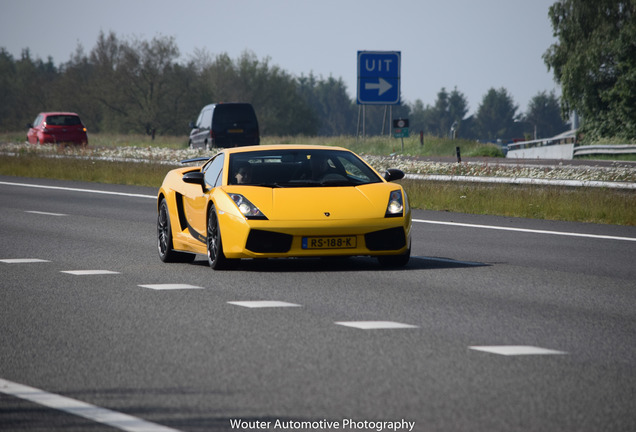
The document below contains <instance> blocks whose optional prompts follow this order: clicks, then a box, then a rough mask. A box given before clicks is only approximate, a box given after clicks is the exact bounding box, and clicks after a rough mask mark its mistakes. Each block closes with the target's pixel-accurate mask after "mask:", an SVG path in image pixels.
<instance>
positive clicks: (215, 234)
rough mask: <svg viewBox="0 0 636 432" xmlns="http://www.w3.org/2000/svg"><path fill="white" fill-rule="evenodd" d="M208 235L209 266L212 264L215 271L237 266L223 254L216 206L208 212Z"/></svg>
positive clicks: (211, 207)
mask: <svg viewBox="0 0 636 432" xmlns="http://www.w3.org/2000/svg"><path fill="white" fill-rule="evenodd" d="M207 234H208V235H207V245H208V264H210V267H212V268H213V269H214V270H223V269H227V268H230V267H232V266H233V265H235V264H236V260H230V259H227V258H226V257H225V254H224V253H223V244H222V243H221V229H220V227H219V218H218V216H217V215H216V209H215V208H214V205H212V206H210V209H209V210H208V229H207Z"/></svg>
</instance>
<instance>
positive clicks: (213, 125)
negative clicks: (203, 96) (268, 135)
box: [189, 103, 260, 150]
mask: <svg viewBox="0 0 636 432" xmlns="http://www.w3.org/2000/svg"><path fill="white" fill-rule="evenodd" d="M190 127H191V128H192V131H190V141H189V146H190V148H201V147H205V148H206V149H207V150H210V149H211V148H213V147H223V148H227V147H240V146H248V145H258V144H260V135H259V132H258V121H257V120H256V113H255V112H254V108H253V107H252V105H251V104H248V103H220V104H211V105H206V106H205V107H203V109H202V110H201V114H199V118H198V119H197V121H196V123H194V122H193V123H190Z"/></svg>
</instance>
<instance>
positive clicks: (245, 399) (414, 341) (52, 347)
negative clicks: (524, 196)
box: [0, 176, 636, 432]
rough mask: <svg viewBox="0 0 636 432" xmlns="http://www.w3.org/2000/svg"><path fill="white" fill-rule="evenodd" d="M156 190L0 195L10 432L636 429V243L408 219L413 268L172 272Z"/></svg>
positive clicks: (547, 226) (5, 417) (4, 401)
mask: <svg viewBox="0 0 636 432" xmlns="http://www.w3.org/2000/svg"><path fill="white" fill-rule="evenodd" d="M9 183H16V184H9ZM17 183H21V184H31V185H46V186H54V187H56V188H55V189H45V188H40V187H26V186H22V185H18V184H17ZM64 188H71V189H64ZM78 189H86V190H78ZM89 189H90V190H101V191H112V192H117V193H120V194H118V195H114V194H101V193H93V192H89V191H87V190H89ZM155 193H156V191H155V190H153V189H148V188H138V187H126V186H113V185H97V184H88V183H74V182H63V181H52V180H40V179H21V178H12V177H1V176H0V236H1V237H0V238H1V246H0V272H1V273H0V275H1V276H0V430H3V431H4V430H7V431H51V430H53V431H102V430H104V431H106V430H139V431H141V430H146V431H147V430H162V429H161V427H167V428H173V429H176V430H180V431H216V430H280V431H282V430H288V431H289V430H328V431H333V430H340V431H354V430H355V431H378V430H384V431H387V430H396V429H397V428H398V426H399V427H401V428H402V429H397V430H413V431H423V432H433V431H471V432H475V431H489V432H491V431H506V432H509V431H577V432H580V431H634V430H636V399H635V397H634V396H635V394H636V241H634V240H635V239H636V228H634V227H620V226H602V225H592V224H576V223H561V222H549V221H538V220H526V219H512V218H501V217H489V216H473V215H464V214H456V213H445V212H430V211H415V212H414V219H415V222H414V231H413V255H414V256H413V258H412V260H411V262H410V264H409V265H408V266H407V267H406V268H404V269H400V270H381V269H379V268H378V267H377V266H376V262H375V261H374V260H372V259H368V258H354V259H348V260H344V261H332V260H268V261H245V262H243V263H242V265H241V266H240V267H239V268H238V269H237V270H233V271H222V272H220V271H213V270H211V269H210V268H208V267H207V262H206V261H205V260H204V259H203V258H204V257H202V256H201V257H200V259H198V260H196V261H195V262H194V263H192V264H163V263H161V262H160V261H159V258H158V256H157V251H156V247H155V242H156V228H155V218H156V210H155V202H154V200H153V199H152V197H153V196H154V195H155ZM129 194H133V195H129ZM15 259H37V260H41V261H36V262H25V261H19V262H15V261H11V260H15ZM77 271H82V272H83V273H79V274H78V273H77ZM86 271H91V272H89V273H88V274H86ZM92 271H98V272H92ZM102 271H107V272H106V273H104V272H102ZM69 272H71V273H69ZM165 284H173V285H165ZM175 284H176V285H175ZM158 288H163V289H158ZM252 301H269V302H282V303H265V304H262V303H242V302H252ZM264 305H265V306H270V307H253V306H264ZM248 306H252V307H248ZM283 306H284V307H283ZM356 325H361V326H363V327H364V326H366V327H373V326H376V325H377V326H389V327H390V328H358V327H355V326H356ZM21 386H29V388H24V387H21ZM69 398H70V399H69ZM84 404H90V405H84ZM43 405H54V406H55V408H51V407H46V406H43ZM73 410H75V411H73ZM106 410H109V411H106ZM69 411H70V412H75V413H80V414H82V415H86V416H88V417H89V418H84V417H80V416H78V415H74V414H71V413H70V412H69ZM91 415H92V417H91ZM118 415H119V416H120V417H117V416H118ZM123 415H128V416H131V417H123ZM109 416H110V417H109ZM91 418H92V419H91ZM109 418H110V419H111V420H112V421H113V422H112V423H109V420H108V419H109ZM113 419H119V420H118V421H115V420H113ZM239 420H241V421H243V422H246V423H243V424H242V425H241V427H233V422H235V421H239ZM413 422H414V423H413ZM109 424H116V426H117V427H113V426H109ZM153 428H154V429H153ZM164 430H167V429H164Z"/></svg>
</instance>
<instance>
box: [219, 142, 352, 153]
mask: <svg viewBox="0 0 636 432" xmlns="http://www.w3.org/2000/svg"><path fill="white" fill-rule="evenodd" d="M268 150H343V151H347V152H351V150H349V149H346V148H344V147H334V146H324V145H313V144H266V145H254V146H243V147H232V148H227V149H224V150H222V151H221V152H223V153H226V154H234V153H244V152H259V151H268Z"/></svg>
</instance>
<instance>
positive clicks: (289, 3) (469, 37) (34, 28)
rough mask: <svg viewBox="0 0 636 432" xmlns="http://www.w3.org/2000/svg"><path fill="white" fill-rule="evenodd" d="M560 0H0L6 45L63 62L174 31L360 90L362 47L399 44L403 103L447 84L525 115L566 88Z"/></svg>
mask: <svg viewBox="0 0 636 432" xmlns="http://www.w3.org/2000/svg"><path fill="white" fill-rule="evenodd" d="M554 2H555V0H437V1H432V0H401V1H389V0H312V1H309V0H100V1H96V0H55V1H53V2H50V1H43V0H0V47H3V48H5V49H6V50H7V51H8V52H9V53H10V54H12V55H13V56H14V58H16V59H18V58H20V55H21V52H22V50H23V49H24V48H29V49H30V50H31V55H32V57H35V58H37V57H39V58H41V59H42V60H45V61H46V60H47V58H48V57H49V56H50V57H52V58H53V62H54V63H55V64H56V65H59V64H60V63H65V62H67V61H68V60H69V59H70V57H71V54H72V53H73V52H74V51H75V50H76V48H77V46H78V44H81V45H82V46H83V48H84V51H85V53H87V54H88V53H90V51H91V50H92V49H93V47H94V46H95V43H96V41H97V37H98V34H99V32H100V31H103V32H104V33H108V32H110V31H113V32H115V34H116V35H117V37H118V38H120V39H130V40H132V39H135V38H136V39H142V40H148V41H150V40H151V39H152V38H153V37H157V36H171V37H174V38H175V41H176V44H177V46H178V47H179V50H180V52H181V60H183V61H184V62H185V61H187V60H188V59H190V58H191V57H192V56H193V55H194V53H195V50H197V49H199V50H207V51H208V52H209V53H210V54H211V55H213V56H215V55H217V54H221V53H227V54H229V55H230V57H231V58H232V59H236V58H238V57H239V56H240V55H241V54H242V53H243V52H245V51H250V52H252V53H254V54H255V55H256V57H257V58H258V59H261V60H262V59H265V58H269V62H270V65H276V66H279V67H280V68H282V69H283V70H285V71H287V72H288V73H291V74H293V75H295V76H300V75H301V74H304V75H308V74H309V73H312V72H313V73H314V75H316V76H319V77H323V78H328V77H329V76H333V77H334V78H342V79H343V80H344V82H345V84H346V85H347V89H348V91H349V95H350V96H351V98H355V96H356V91H357V84H356V83H357V51H361V50H369V51H376V50H378V51H400V52H401V53H402V65H401V66H402V68H401V90H402V99H403V101H406V102H409V103H413V102H415V100H416V99H421V100H422V101H423V102H424V104H425V105H433V104H434V102H435V100H436V98H437V93H438V92H439V90H440V89H441V88H442V87H445V88H446V89H447V90H448V91H449V92H450V91H451V90H453V89H454V88H455V87H457V89H458V90H459V91H460V92H462V93H463V94H464V95H465V97H466V99H467V101H468V104H469V111H470V113H474V112H475V111H476V110H477V108H478V107H479V104H480V103H481V101H482V99H483V96H484V95H485V94H486V92H487V91H488V90H489V89H490V88H496V89H498V88H501V87H503V88H505V89H506V90H508V92H509V94H510V95H511V96H512V98H513V99H514V102H515V103H516V104H517V105H518V106H519V110H518V112H525V111H526V110H527V107H528V103H529V101H530V99H532V98H533V97H534V96H536V95H537V93H539V92H541V91H547V92H550V91H552V90H554V91H555V92H556V93H557V95H558V94H560V91H559V88H558V86H557V85H556V83H555V82H554V79H553V74H552V71H550V72H548V70H547V68H546V66H545V64H544V62H543V59H542V57H541V56H542V54H543V53H544V52H545V51H546V50H547V49H548V47H549V46H550V45H551V44H552V43H554V42H555V39H554V37H553V36H552V27H551V25H550V21H549V19H548V9H549V7H550V5H552V4H553V3H554Z"/></svg>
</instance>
